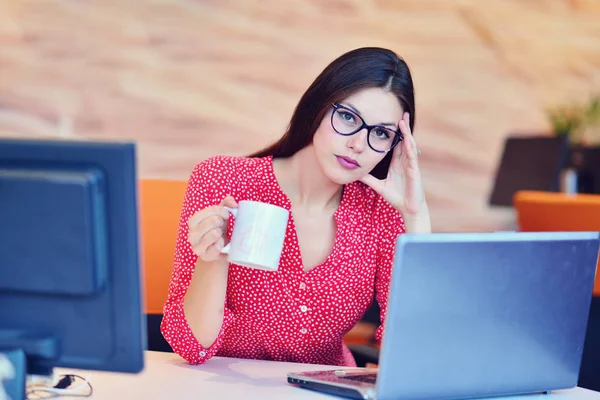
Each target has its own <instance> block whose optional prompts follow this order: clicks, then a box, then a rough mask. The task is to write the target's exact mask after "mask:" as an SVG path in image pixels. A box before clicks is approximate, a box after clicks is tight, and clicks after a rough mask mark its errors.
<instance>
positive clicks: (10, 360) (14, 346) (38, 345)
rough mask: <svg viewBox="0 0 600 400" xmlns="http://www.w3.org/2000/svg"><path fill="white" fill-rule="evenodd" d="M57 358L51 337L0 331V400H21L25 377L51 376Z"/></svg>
mask: <svg viewBox="0 0 600 400" xmlns="http://www.w3.org/2000/svg"><path fill="white" fill-rule="evenodd" d="M57 359H58V341H57V340H56V339H55V338H53V337H51V336H45V335H32V334H30V333H28V332H25V331H22V330H7V329H0V400H5V399H7V400H25V399H26V393H25V385H26V377H27V375H28V374H33V375H51V374H52V365H53V361H56V360H57Z"/></svg>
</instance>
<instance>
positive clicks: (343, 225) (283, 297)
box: [161, 156, 404, 366]
mask: <svg viewBox="0 0 600 400" xmlns="http://www.w3.org/2000/svg"><path fill="white" fill-rule="evenodd" d="M272 161H273V160H272V157H265V158H242V157H229V156H216V157H212V158H209V159H207V160H205V161H204V162H202V163H200V164H198V165H197V166H196V167H195V168H194V170H193V172H192V174H191V177H190V180H189V182H188V188H187V192H186V195H185V199H184V204H183V208H182V212H181V217H180V221H179V233H178V237H177V247H176V253H175V260H174V269H173V275H172V277H171V283H170V287H169V295H168V300H167V302H166V304H165V306H164V317H163V322H162V326H161V331H162V333H163V336H164V337H165V339H166V340H167V342H168V343H169V344H170V345H171V347H172V348H173V350H174V351H175V352H176V353H177V354H179V355H180V356H182V357H183V358H184V359H186V360H187V361H188V362H190V363H192V364H201V363H204V362H205V361H207V360H208V359H210V358H211V357H213V356H214V355H218V356H224V357H239V358H253V359H263V360H276V361H289V362H299V363H313V364H328V365H347V366H355V365H356V364H355V361H354V359H353V357H352V355H351V354H350V351H349V350H348V348H347V347H346V346H345V345H344V344H343V342H342V337H343V335H344V334H345V333H347V332H348V331H349V330H350V329H351V328H352V327H353V326H354V325H355V324H356V322H358V321H359V320H360V318H361V317H362V315H363V314H364V312H365V311H366V310H367V309H368V307H369V306H370V304H371V301H372V298H373V293H374V291H375V293H376V296H377V297H376V298H377V301H378V303H379V305H380V308H381V321H382V322H383V320H384V318H385V311H386V305H387V293H388V290H389V283H390V274H391V268H392V260H393V255H394V246H395V240H396V238H397V236H398V235H399V234H400V233H402V232H404V222H403V221H402V217H401V216H400V214H399V213H398V212H396V211H395V210H394V209H393V208H392V207H391V206H390V205H389V204H388V203H387V202H385V201H384V200H383V198H381V196H379V195H377V194H376V193H375V192H374V191H373V190H372V189H371V188H369V187H367V186H366V185H364V184H362V183H360V182H353V183H351V184H348V185H346V187H345V189H344V193H343V196H342V200H341V204H340V206H339V208H338V210H337V211H336V213H335V214H334V218H335V221H336V224H337V234H336V239H335V243H334V245H333V250H332V252H331V254H330V255H329V256H328V257H327V259H326V260H325V261H324V262H323V263H322V264H320V265H318V266H316V267H315V268H313V269H312V270H310V271H309V272H305V271H304V268H303V265H302V257H301V254H300V248H299V246H298V239H297V236H296V230H295V226H294V219H293V216H290V220H289V223H288V227H287V231H286V237H285V243H284V248H283V253H282V255H281V261H280V264H279V269H278V271H277V272H267V271H260V270H254V269H249V268H245V267H241V266H238V265H234V264H230V267H229V276H228V285H227V295H226V299H224V301H225V315H224V318H223V324H222V327H221V331H220V332H219V335H218V337H217V339H216V340H215V342H214V343H213V344H212V345H211V346H210V347H209V348H204V347H203V346H201V345H200V344H199V343H198V341H197V340H196V339H195V337H194V335H193V334H192V332H191V330H190V327H189V325H188V323H187V321H186V318H185V315H184V312H183V298H184V296H185V293H186V291H187V289H188V286H189V284H190V281H191V278H192V274H193V271H194V268H195V264H196V261H197V256H196V255H195V254H194V253H193V252H192V249H191V247H190V245H189V243H188V241H187V234H188V225H187V221H188V219H189V218H190V217H191V216H192V215H193V214H194V213H195V212H196V211H198V210H200V209H202V208H205V207H208V206H210V205H215V204H218V203H220V201H221V200H222V199H223V198H224V197H225V196H226V195H232V196H233V197H234V198H235V199H236V200H237V201H241V200H255V201H261V202H265V203H270V204H274V205H278V206H281V207H284V208H286V209H288V210H290V207H291V203H290V200H289V198H288V197H287V196H286V195H285V193H284V192H283V191H282V190H281V188H280V187H279V185H278V183H277V180H276V178H275V174H274V172H273V163H272ZM290 215H291V214H290ZM234 224H235V221H234ZM231 230H232V229H231V227H230V230H229V236H231ZM382 331H383V327H382V326H380V327H379V328H378V329H377V333H376V337H377V339H378V340H381V334H382Z"/></svg>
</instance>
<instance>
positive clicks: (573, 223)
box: [513, 190, 600, 296]
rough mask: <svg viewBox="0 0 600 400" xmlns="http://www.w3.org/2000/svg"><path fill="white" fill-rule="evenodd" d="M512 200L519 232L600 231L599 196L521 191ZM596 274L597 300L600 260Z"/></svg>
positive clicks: (596, 294)
mask: <svg viewBox="0 0 600 400" xmlns="http://www.w3.org/2000/svg"><path fill="white" fill-rule="evenodd" d="M513 200H514V201H513V204H514V206H515V209H516V211H517V220H518V225H519V230H521V231H525V232H544V231H600V195H595V194H577V195H569V194H565V193H552V192H539V191H525V190H524V191H518V192H517V193H515V196H514V199H513ZM596 271H597V272H596V282H595V285H594V296H600V260H599V262H598V266H597V270H596Z"/></svg>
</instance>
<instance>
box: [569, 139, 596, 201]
mask: <svg viewBox="0 0 600 400" xmlns="http://www.w3.org/2000/svg"><path fill="white" fill-rule="evenodd" d="M571 166H572V167H573V168H574V169H575V171H576V172H577V191H578V192H579V193H587V194H600V146H574V147H573V149H572V150H571Z"/></svg>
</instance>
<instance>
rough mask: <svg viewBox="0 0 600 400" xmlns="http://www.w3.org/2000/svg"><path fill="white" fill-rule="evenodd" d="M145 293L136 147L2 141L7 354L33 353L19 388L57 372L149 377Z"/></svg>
mask: <svg viewBox="0 0 600 400" xmlns="http://www.w3.org/2000/svg"><path fill="white" fill-rule="evenodd" d="M141 296H142V293H141V279H140V260H139V249H138V220H137V176H136V151H135V145H134V144H133V143H116V142H111V143H109V142H89V141H64V140H60V141H53V140H19V139H0V315H1V316H2V317H1V318H0V353H4V354H5V355H7V354H8V355H12V356H13V360H14V359H15V358H14V356H15V354H17V355H18V354H22V355H23V357H24V360H25V368H24V370H20V371H18V376H17V378H16V385H17V386H19V387H21V388H22V385H23V377H24V375H25V374H50V373H51V372H52V368H53V367H67V368H77V369H90V370H106V371H115V372H132V373H135V372H139V371H141V370H142V369H143V364H144V362H143V360H144V349H145V347H146V332H145V323H144V317H143V310H142V298H141ZM14 365H17V366H18V363H17V362H15V363H14ZM17 369H18V368H17ZM0 383H1V382H0Z"/></svg>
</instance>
